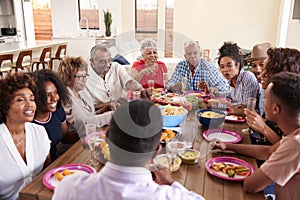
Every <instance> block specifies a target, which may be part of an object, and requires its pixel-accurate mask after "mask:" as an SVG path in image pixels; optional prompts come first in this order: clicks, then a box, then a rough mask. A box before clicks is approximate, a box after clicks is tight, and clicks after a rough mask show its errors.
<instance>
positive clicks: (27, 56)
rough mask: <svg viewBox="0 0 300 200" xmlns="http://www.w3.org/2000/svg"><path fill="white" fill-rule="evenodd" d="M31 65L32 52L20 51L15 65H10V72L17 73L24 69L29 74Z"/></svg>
mask: <svg viewBox="0 0 300 200" xmlns="http://www.w3.org/2000/svg"><path fill="white" fill-rule="evenodd" d="M31 64H32V50H26V51H21V52H20V53H19V56H18V58H17V61H16V64H14V65H12V70H15V72H16V73H18V70H19V69H21V70H24V69H25V68H26V69H27V71H28V72H30V68H31Z"/></svg>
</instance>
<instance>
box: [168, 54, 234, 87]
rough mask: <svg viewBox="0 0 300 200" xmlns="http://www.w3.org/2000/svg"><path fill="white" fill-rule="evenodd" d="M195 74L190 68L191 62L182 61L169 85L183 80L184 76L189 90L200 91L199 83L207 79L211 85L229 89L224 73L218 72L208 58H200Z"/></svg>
mask: <svg viewBox="0 0 300 200" xmlns="http://www.w3.org/2000/svg"><path fill="white" fill-rule="evenodd" d="M194 73H195V74H194V76H193V77H192V72H191V70H190V67H189V64H188V62H187V61H186V60H183V61H180V62H179V63H178V64H177V65H176V69H175V71H174V73H173V74H172V78H171V80H169V83H168V86H171V85H174V84H176V83H178V82H180V81H181V79H182V77H185V78H186V80H187V85H186V89H187V90H188V91H191V90H195V91H200V90H201V89H200V88H198V87H197V83H198V82H200V81H205V82H206V83H207V84H208V86H209V87H217V88H219V89H220V91H222V92H227V91H229V85H228V83H227V82H226V80H225V79H224V78H223V77H222V75H221V74H220V73H219V72H218V70H217V68H216V67H214V66H212V65H211V64H209V63H208V62H207V61H206V60H204V59H202V58H201V59H200V62H199V65H198V66H197V67H196V68H195V71H194Z"/></svg>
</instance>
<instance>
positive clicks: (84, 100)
mask: <svg viewBox="0 0 300 200" xmlns="http://www.w3.org/2000/svg"><path fill="white" fill-rule="evenodd" d="M67 89H68V91H69V94H70V98H71V101H72V102H71V103H69V104H66V105H64V109H65V111H66V117H67V122H68V128H69V127H70V126H73V127H72V128H73V130H74V129H76V130H77V132H78V134H79V137H80V138H81V137H84V136H85V127H84V125H85V124H86V123H91V124H96V126H97V127H102V126H104V125H106V124H109V123H110V120H111V118H112V114H113V112H105V113H103V114H99V115H96V113H95V107H94V104H93V99H92V97H91V95H90V93H89V92H88V91H87V90H86V89H84V90H82V91H80V93H79V95H80V98H81V99H78V98H77V97H76V96H75V95H74V93H73V91H72V90H71V89H70V88H69V87H67ZM72 128H69V131H72Z"/></svg>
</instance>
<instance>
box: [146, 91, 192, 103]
mask: <svg viewBox="0 0 300 200" xmlns="http://www.w3.org/2000/svg"><path fill="white" fill-rule="evenodd" d="M151 101H152V102H153V103H158V104H160V105H168V104H170V105H172V106H180V105H182V104H183V102H186V98H185V97H184V96H182V95H180V94H176V93H167V94H155V95H152V97H151Z"/></svg>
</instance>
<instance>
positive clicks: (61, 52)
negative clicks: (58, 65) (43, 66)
mask: <svg viewBox="0 0 300 200" xmlns="http://www.w3.org/2000/svg"><path fill="white" fill-rule="evenodd" d="M66 53H67V45H66V44H63V45H59V46H58V48H57V51H56V54H55V58H63V57H65V56H66Z"/></svg>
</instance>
